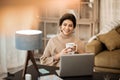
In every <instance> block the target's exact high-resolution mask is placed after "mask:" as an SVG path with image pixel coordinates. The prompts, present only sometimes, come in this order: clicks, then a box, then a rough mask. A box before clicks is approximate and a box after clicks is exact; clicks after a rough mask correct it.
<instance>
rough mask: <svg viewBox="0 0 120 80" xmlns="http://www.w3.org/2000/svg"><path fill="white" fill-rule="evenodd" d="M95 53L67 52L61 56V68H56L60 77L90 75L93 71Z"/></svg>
mask: <svg viewBox="0 0 120 80" xmlns="http://www.w3.org/2000/svg"><path fill="white" fill-rule="evenodd" d="M93 66H94V54H93V53H84V54H67V55H63V56H61V58H60V69H59V70H56V72H57V74H58V76H60V77H70V76H71V77H72V76H89V75H92V73H93Z"/></svg>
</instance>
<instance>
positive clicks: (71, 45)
mask: <svg viewBox="0 0 120 80" xmlns="http://www.w3.org/2000/svg"><path fill="white" fill-rule="evenodd" d="M66 48H71V49H72V50H73V51H72V52H69V53H70V54H74V53H75V52H76V51H77V44H75V43H66Z"/></svg>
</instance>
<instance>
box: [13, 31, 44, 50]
mask: <svg viewBox="0 0 120 80" xmlns="http://www.w3.org/2000/svg"><path fill="white" fill-rule="evenodd" d="M15 42H16V48H17V49H20V50H35V49H40V48H42V31H40V30H20V31H16V34H15Z"/></svg>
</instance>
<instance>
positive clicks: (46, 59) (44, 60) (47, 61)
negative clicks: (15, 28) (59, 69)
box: [40, 39, 56, 66]
mask: <svg viewBox="0 0 120 80" xmlns="http://www.w3.org/2000/svg"><path fill="white" fill-rule="evenodd" d="M52 46H54V44H53V39H50V40H49V41H48V44H47V46H46V48H45V50H44V53H43V55H42V56H41V57H40V63H41V64H42V65H49V66H53V65H55V64H56V61H55V60H54V58H53V55H52V50H53V47H52Z"/></svg>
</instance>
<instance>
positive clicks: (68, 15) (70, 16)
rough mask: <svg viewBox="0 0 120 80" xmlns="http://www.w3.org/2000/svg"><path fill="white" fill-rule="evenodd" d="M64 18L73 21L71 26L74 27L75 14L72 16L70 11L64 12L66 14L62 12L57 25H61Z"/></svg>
mask: <svg viewBox="0 0 120 80" xmlns="http://www.w3.org/2000/svg"><path fill="white" fill-rule="evenodd" d="M66 19H69V20H71V21H72V22H73V27H74V28H75V27H76V18H75V16H74V15H73V14H71V13H66V14H64V15H63V16H62V17H61V18H60V20H59V26H61V25H62V23H63V21H64V20H66Z"/></svg>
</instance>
